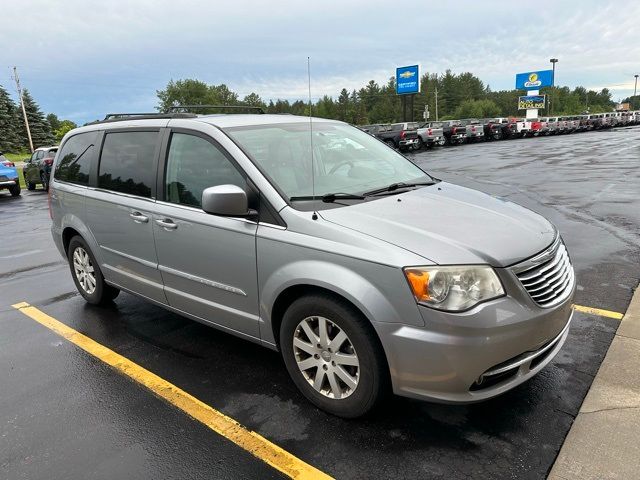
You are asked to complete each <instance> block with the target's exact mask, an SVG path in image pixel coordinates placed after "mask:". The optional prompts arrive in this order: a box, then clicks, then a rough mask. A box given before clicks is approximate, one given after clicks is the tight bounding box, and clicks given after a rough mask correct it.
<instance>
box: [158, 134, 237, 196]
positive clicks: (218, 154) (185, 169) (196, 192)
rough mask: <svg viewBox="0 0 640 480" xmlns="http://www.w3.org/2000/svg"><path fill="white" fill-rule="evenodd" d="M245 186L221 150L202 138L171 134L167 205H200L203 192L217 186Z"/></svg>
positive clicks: (168, 159) (166, 190)
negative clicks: (168, 203)
mask: <svg viewBox="0 0 640 480" xmlns="http://www.w3.org/2000/svg"><path fill="white" fill-rule="evenodd" d="M228 184H232V185H237V186H239V187H241V188H245V187H246V181H245V179H244V177H243V176H242V175H241V174H240V172H239V171H238V170H237V169H236V167H235V166H234V165H233V164H232V163H231V161H230V160H229V159H228V158H227V156H226V155H225V154H224V153H223V151H222V150H221V149H220V148H218V147H216V146H215V145H213V144H212V143H211V142H209V141H207V140H205V139H204V138H201V137H197V136H195V135H188V134H184V133H174V134H172V135H171V143H170V145H169V154H168V157H167V173H166V177H165V199H166V201H167V202H171V203H178V204H181V205H189V206H192V207H198V208H199V207H201V206H202V191H203V190H204V189H205V188H208V187H213V186H216V185H228Z"/></svg>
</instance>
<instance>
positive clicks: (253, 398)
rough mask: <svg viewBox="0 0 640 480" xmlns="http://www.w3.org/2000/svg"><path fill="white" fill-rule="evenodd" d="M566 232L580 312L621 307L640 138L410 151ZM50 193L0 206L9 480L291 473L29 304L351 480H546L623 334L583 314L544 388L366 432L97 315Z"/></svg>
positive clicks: (189, 334)
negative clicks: (72, 267) (65, 254)
mask: <svg viewBox="0 0 640 480" xmlns="http://www.w3.org/2000/svg"><path fill="white" fill-rule="evenodd" d="M410 158H411V159H412V160H413V161H415V162H416V163H419V164H421V165H424V166H425V167H426V169H427V170H428V171H430V172H431V173H433V174H434V175H436V176H438V177H440V178H443V179H445V180H447V181H451V182H454V183H459V184H462V185H465V186H469V187H472V188H477V189H479V190H483V191H486V192H488V193H491V194H493V195H497V196H501V197H504V198H506V199H509V200H513V201H515V202H518V203H520V204H523V205H525V206H527V207H529V208H531V209H532V210H534V211H536V212H539V213H541V214H543V215H544V216H546V217H547V218H549V219H550V220H551V221H552V222H553V223H555V225H556V226H557V227H558V228H559V229H560V231H561V233H562V235H563V238H564V240H565V243H566V244H567V246H568V248H569V251H570V253H571V256H572V260H573V263H574V267H575V269H576V274H577V278H578V285H579V286H578V292H577V297H576V303H578V304H581V305H586V306H591V307H597V308H603V309H607V310H614V311H618V312H624V311H625V309H626V307H627V305H628V303H629V300H630V298H631V295H632V290H633V288H635V286H636V285H637V283H638V278H639V277H640V267H639V264H640V195H638V194H639V192H640V127H635V128H628V129H619V130H615V131H607V132H590V133H584V134H573V135H567V136H561V137H551V138H541V139H537V138H534V139H522V140H513V141H502V142H495V143H490V142H488V143H484V144H478V145H465V146H461V147H452V148H441V149H436V150H430V151H426V152H421V153H418V154H414V155H410ZM49 225H50V220H49V216H48V211H47V200H46V194H44V193H43V192H40V191H36V192H26V191H24V192H23V196H22V197H21V198H17V199H14V198H11V197H9V196H8V195H7V194H0V233H1V237H0V238H1V240H0V366H1V368H0V479H2V480H4V479H18V478H28V479H76V478H78V479H80V478H82V479H84V478H91V479H100V478H109V479H112V478H127V479H137V478H141V479H142V478H229V479H232V478H233V479H235V478H252V479H262V478H277V477H280V474H279V473H278V472H277V471H276V470H274V469H272V468H271V467H269V466H267V465H266V464H265V463H263V462H262V461H260V460H258V459H256V458H255V457H253V456H251V455H250V454H249V453H247V452H245V451H244V450H242V449H241V448H239V447H237V446H236V445H234V444H232V443H231V442H229V441H227V440H225V439H224V438H222V437H220V436H219V435H217V434H216V433H214V432H213V431H211V430H209V429H207V428H206V427H204V426H203V425H201V424H200V423H198V422H196V421H194V420H192V419H190V418H189V417H188V416H187V415H185V414H184V413H182V412H181V411H179V410H177V409H176V408H174V407H172V406H171V405H169V404H167V403H165V402H164V401H162V400H160V399H158V398H156V397H155V396H154V395H153V394H152V393H150V392H148V391H147V390H145V389H144V388H143V387H141V386H139V385H137V384H135V383H133V382H132V381H130V380H129V379H127V378H125V377H123V376H121V375H120V374H119V373H117V372H115V371H114V370H112V369H110V368H109V367H107V366H105V365H104V364H102V363H101V362H100V361H99V360H96V359H94V358H93V357H91V356H89V355H88V354H87V353H85V352H83V351H82V350H80V349H79V348H77V347H75V346H74V345H72V344H70V343H69V342H67V341H66V340H64V339H62V338H61V337H59V336H57V335H55V334H54V333H53V332H51V331H49V330H47V329H46V328H44V327H42V326H41V325H39V324H37V323H36V322H34V321H33V320H31V319H29V318H27V317H26V316H24V315H22V314H21V313H19V312H17V311H16V310H14V309H12V308H11V306H10V305H11V304H14V303H17V302H21V301H26V302H29V303H31V304H32V305H34V306H36V307H38V308H40V309H41V310H42V311H44V312H46V313H47V314H49V315H51V316H53V317H55V318H56V319H58V320H60V321H62V322H64V323H65V324H67V325H69V326H70V327H72V328H74V329H76V330H78V331H80V332H82V333H84V334H85V335H87V336H89V337H90V338H92V339H94V340H96V341H97V342H99V343H101V344H103V345H105V346H107V347H109V348H111V349H113V350H115V351H116V352H118V353H120V354H121V355H123V356H125V357H127V358H129V359H131V360H133V361H134V362H136V363H138V364H140V365H142V366H143V367H145V368H147V369H148V370H150V371H152V372H154V373H156V374H157V375H160V376H161V377H163V378H164V379H166V380H168V381H170V382H172V383H173V384H175V385H177V386H179V387H180V388H182V389H184V390H186V391H187V392H189V393H191V394H192V395H194V396H195V397H197V398H199V399H200V400H202V401H204V402H205V403H207V404H209V405H211V406H212V407H214V408H216V409H219V410H220V411H222V412H223V413H225V414H227V415H229V416H231V417H233V418H234V419H236V420H238V421H239V422H241V423H242V424H244V425H245V426H246V427H248V428H249V429H252V430H255V431H257V432H259V433H260V434H262V435H263V436H265V437H266V438H268V439H269V440H271V441H273V442H274V443H276V444H277V445H279V446H280V447H282V448H284V449H286V450H288V451H289V452H291V453H292V454H294V455H296V456H297V457H299V458H301V459H302V460H304V461H306V462H308V463H310V464H312V465H314V466H315V467H317V468H319V469H321V470H323V471H324V472H326V473H328V474H330V475H332V476H335V477H337V478H447V479H449V478H544V477H545V476H546V474H547V472H548V471H549V469H550V468H551V465H552V464H553V461H554V460H555V457H556V455H557V453H558V451H559V449H560V446H561V445H562V442H563V440H564V438H565V436H566V434H567V432H568V430H569V428H570V426H571V423H572V421H573V418H574V416H575V415H576V414H577V412H578V409H579V407H580V404H581V402H582V399H583V398H584V396H585V394H586V392H587V390H588V388H589V386H590V384H591V382H592V380H593V377H594V375H595V374H596V372H597V370H598V367H599V365H600V362H601V361H602V359H603V357H604V355H605V353H606V350H607V348H608V346H609V343H610V342H611V340H612V338H613V334H614V332H615V329H616V328H617V324H618V322H617V321H616V320H612V319H608V318H604V317H598V316H592V315H586V314H582V313H579V312H576V313H575V315H574V320H573V324H572V327H571V331H570V335H569V338H568V340H567V343H566V344H565V346H564V348H563V349H562V351H561V352H560V354H559V355H558V356H557V357H556V358H555V359H554V361H553V362H552V363H551V364H550V365H549V366H548V367H547V368H545V369H544V370H543V371H542V372H541V373H540V374H539V375H538V376H537V377H535V378H533V379H532V380H530V381H529V382H527V383H525V384H523V385H521V386H520V387H518V388H516V389H515V390H513V391H511V392H509V393H507V394H505V395H503V396H502V397H499V398H497V399H494V400H491V401H488V402H485V403H482V404H477V405H471V406H446V405H433V404H427V403H422V402H417V401H412V400H406V399H402V398H393V399H391V400H390V401H389V402H387V403H386V404H385V405H384V406H383V407H382V408H381V409H380V410H379V411H377V412H376V414H375V415H373V416H372V417H370V418H367V419H365V420H352V421H346V420H342V419H338V418H335V417H332V416H329V415H326V414H324V413H323V412H321V411H318V410H316V409H315V408H313V407H312V406H311V405H310V404H309V403H307V402H306V401H305V400H304V398H303V397H302V396H301V395H300V394H299V393H298V391H297V390H296V388H295V387H294V385H293V384H292V382H291V381H290V380H289V378H288V375H287V373H286V371H285V368H284V366H283V364H282V362H281V360H280V358H279V356H278V354H277V353H275V352H271V351H269V350H266V349H264V348H261V347H259V346H257V345H254V344H251V343H249V342H245V341H243V340H239V339H237V338H235V337H232V336H230V335H227V334H225V333H222V332H218V331H216V330H213V329H211V328H208V327H205V326H203V325H200V324H198V323H195V322H192V321H189V320H186V319H183V318H181V317H179V316H177V315H175V314H173V313H169V312H166V311H164V310H163V309H161V308H159V307H156V306H153V305H150V304H148V303H145V302H144V301H142V300H140V299H137V298H136V297H133V296H131V295H127V294H124V293H123V294H121V295H120V296H119V297H118V298H117V299H116V301H115V302H114V304H113V305H112V306H110V307H107V308H96V307H92V306H89V305H87V304H85V302H84V301H83V300H82V298H81V297H80V296H79V295H78V294H77V293H76V291H75V288H74V285H73V282H72V280H71V276H70V274H69V271H68V267H67V265H66V263H65V262H64V261H63V259H62V258H61V257H60V256H59V254H58V252H57V250H55V247H54V246H53V243H52V241H51V237H50V232H49Z"/></svg>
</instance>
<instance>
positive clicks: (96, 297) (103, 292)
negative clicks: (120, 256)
mask: <svg viewBox="0 0 640 480" xmlns="http://www.w3.org/2000/svg"><path fill="white" fill-rule="evenodd" d="M76 253H77V255H78V256H77V257H76ZM67 259H68V261H69V268H70V269H71V276H72V277H73V282H74V283H75V284H76V288H77V289H78V292H80V295H82V297H83V298H84V299H85V300H86V301H87V302H88V303H90V304H92V305H105V304H108V303H110V302H111V300H113V299H114V298H116V297H117V296H118V294H119V293H120V290H118V289H117V288H115V287H112V286H111V285H107V284H106V283H105V281H104V277H103V276H102V271H101V270H100V267H99V266H98V262H96V259H95V257H94V256H93V253H92V252H91V250H90V249H89V247H88V245H87V243H86V242H85V241H84V239H83V238H82V237H80V236H79V235H76V236H75V237H73V238H72V239H71V241H70V242H69V250H68V253H67ZM85 259H86V261H87V263H85V262H84V260H85ZM76 261H77V263H76ZM76 267H78V268H76ZM89 269H91V271H90V270H89ZM77 270H78V271H77ZM81 271H83V272H84V273H85V275H84V278H82V277H83V275H81V273H80V272H81ZM91 274H92V275H91ZM91 276H92V277H93V282H91V279H90V278H88V277H91ZM91 286H93V289H92V288H91Z"/></svg>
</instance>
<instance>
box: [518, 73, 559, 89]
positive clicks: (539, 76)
mask: <svg viewBox="0 0 640 480" xmlns="http://www.w3.org/2000/svg"><path fill="white" fill-rule="evenodd" d="M552 85H553V70H541V71H539V72H525V73H517V74H516V89H517V90H538V89H539V88H542V87H550V86H552Z"/></svg>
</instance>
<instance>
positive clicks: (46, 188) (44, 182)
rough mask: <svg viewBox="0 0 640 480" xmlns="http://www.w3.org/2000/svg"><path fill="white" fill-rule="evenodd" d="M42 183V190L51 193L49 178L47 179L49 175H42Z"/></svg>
mask: <svg viewBox="0 0 640 480" xmlns="http://www.w3.org/2000/svg"><path fill="white" fill-rule="evenodd" d="M40 183H42V189H43V190H44V191H45V192H48V191H49V178H48V177H47V174H46V173H44V172H42V173H40Z"/></svg>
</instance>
